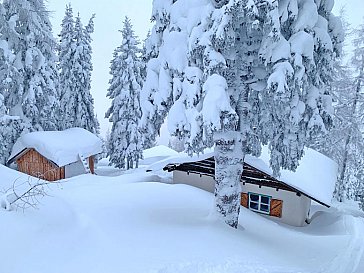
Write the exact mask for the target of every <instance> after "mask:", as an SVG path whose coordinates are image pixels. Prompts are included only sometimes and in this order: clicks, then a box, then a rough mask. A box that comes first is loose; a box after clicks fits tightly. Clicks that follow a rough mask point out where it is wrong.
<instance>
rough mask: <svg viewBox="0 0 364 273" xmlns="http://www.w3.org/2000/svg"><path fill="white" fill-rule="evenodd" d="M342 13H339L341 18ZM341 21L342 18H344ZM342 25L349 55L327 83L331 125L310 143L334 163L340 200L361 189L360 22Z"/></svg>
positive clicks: (363, 149) (363, 174) (362, 40)
mask: <svg viewBox="0 0 364 273" xmlns="http://www.w3.org/2000/svg"><path fill="white" fill-rule="evenodd" d="M343 16H344V15H343V14H341V17H342V18H343ZM342 21H343V22H345V20H344V19H343V20H342ZM344 25H346V26H345V33H346V36H347V37H351V34H354V35H355V38H354V39H353V42H354V52H353V57H352V59H351V61H350V62H349V64H348V65H345V64H344V58H342V59H340V60H338V61H337V62H336V63H335V69H334V77H333V81H332V83H331V85H330V86H329V88H331V93H332V94H333V98H334V101H335V104H334V109H335V115H334V126H333V129H332V130H331V131H330V132H329V133H328V134H327V135H326V136H325V137H324V138H318V139H317V140H316V141H315V142H314V143H313V145H312V146H313V147H314V148H315V149H317V150H319V151H320V152H322V153H324V154H326V155H328V156H329V157H331V158H333V159H334V160H335V161H336V162H337V163H338V166H339V175H338V179H337V184H336V189H335V198H336V199H337V200H338V201H340V202H343V201H346V200H355V199H356V198H357V197H358V196H359V195H362V194H363V192H364V188H363V183H362V181H363V179H364V171H363V164H364V138H363V135H362V129H363V126H362V124H363V120H364V109H363V107H364V105H363V98H362V97H363V82H362V79H363V75H361V73H363V69H364V63H363V54H364V35H363V33H364V26H360V27H359V28H358V29H356V30H354V31H350V29H349V28H350V26H349V25H348V24H344ZM350 32H351V33H350Z"/></svg>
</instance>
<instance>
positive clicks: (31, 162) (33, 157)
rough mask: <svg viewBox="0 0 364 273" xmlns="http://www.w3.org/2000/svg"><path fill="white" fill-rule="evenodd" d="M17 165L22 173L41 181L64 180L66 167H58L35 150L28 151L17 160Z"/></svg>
mask: <svg viewBox="0 0 364 273" xmlns="http://www.w3.org/2000/svg"><path fill="white" fill-rule="evenodd" d="M16 163H17V165H18V170H19V171H20V172H23V173H26V174H29V175H31V176H34V177H37V178H40V179H44V180H47V181H56V180H60V179H63V178H64V174H65V171H64V167H61V168H60V167H58V166H57V165H56V164H54V163H53V162H51V161H49V160H48V159H47V158H45V157H44V156H42V155H41V154H40V153H38V152H37V151H36V150H35V149H27V150H26V151H25V152H24V153H22V154H21V155H20V156H19V157H18V158H17V159H16Z"/></svg>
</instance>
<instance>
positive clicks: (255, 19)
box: [141, 0, 342, 227]
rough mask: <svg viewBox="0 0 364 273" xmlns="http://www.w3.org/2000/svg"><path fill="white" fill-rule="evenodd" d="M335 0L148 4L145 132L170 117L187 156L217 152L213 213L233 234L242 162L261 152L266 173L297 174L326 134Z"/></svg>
mask: <svg viewBox="0 0 364 273" xmlns="http://www.w3.org/2000/svg"><path fill="white" fill-rule="evenodd" d="M332 7H333V1H329V0H327V1H319V0H305V1H303V0H292V1H271V0H256V1H249V0H220V1H217V0H214V1H211V0H201V1H196V2H193V3H192V2H191V1H187V0H174V1H172V0H171V1H165V0H155V1H154V2H153V16H152V18H153V19H154V22H155V25H154V27H153V30H152V33H151V37H150V39H149V41H148V43H147V50H149V55H150V56H152V58H151V60H150V61H149V62H148V66H147V77H146V82H145V84H144V87H143V92H142V94H143V98H142V100H141V101H142V102H143V118H142V125H143V131H144V132H149V133H150V137H151V138H152V139H153V138H154V137H155V136H156V135H157V134H158V132H159V129H160V127H161V124H162V123H163V121H164V119H165V117H166V116H167V114H168V113H169V116H168V128H169V131H170V133H172V134H174V135H177V136H179V137H181V138H183V139H185V140H186V150H187V152H189V153H190V154H192V153H194V152H196V153H200V152H202V151H203V150H204V148H206V147H211V146H213V145H214V144H215V160H216V168H215V180H216V185H215V200H216V210H217V212H218V215H220V216H221V217H222V218H223V220H224V221H225V222H226V223H227V224H229V225H230V226H233V227H237V224H238V222H237V220H238V214H239V208H240V176H241V173H242V161H243V158H244V156H245V154H247V153H250V154H253V155H258V154H259V153H260V149H261V148H260V147H261V144H262V143H263V144H268V145H269V148H270V151H271V167H272V169H273V170H274V172H275V174H278V173H279V170H280V168H285V169H291V170H294V169H295V168H296V167H297V166H298V164H299V160H300V158H301V157H302V154H303V148H304V146H305V145H306V144H307V143H308V141H309V140H310V139H311V138H312V137H313V136H314V135H316V134H319V133H322V132H325V131H326V130H327V128H328V127H329V126H330V125H331V123H332V120H331V114H332V107H331V97H330V95H329V94H328V92H327V90H326V89H325V88H324V86H325V84H326V83H327V82H328V81H330V80H331V78H330V75H331V70H332V64H333V60H334V57H335V54H337V53H338V52H339V50H340V48H339V46H338V45H339V44H340V42H341V38H342V37H341V30H340V29H341V28H340V26H341V25H340V20H339V19H337V18H336V17H334V16H333V15H332V14H331V9H332Z"/></svg>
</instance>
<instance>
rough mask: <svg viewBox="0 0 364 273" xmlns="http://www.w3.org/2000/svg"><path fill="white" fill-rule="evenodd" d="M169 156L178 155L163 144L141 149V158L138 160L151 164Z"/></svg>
mask: <svg viewBox="0 0 364 273" xmlns="http://www.w3.org/2000/svg"><path fill="white" fill-rule="evenodd" d="M171 156H172V157H173V156H178V152H176V151H175V150H173V149H171V148H168V147H166V146H164V145H158V146H155V147H153V148H150V149H146V150H144V151H143V159H142V160H141V161H140V164H141V165H151V164H153V163H155V162H158V161H161V160H164V159H166V158H169V157H171Z"/></svg>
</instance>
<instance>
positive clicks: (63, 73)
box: [58, 4, 76, 129]
mask: <svg viewBox="0 0 364 273" xmlns="http://www.w3.org/2000/svg"><path fill="white" fill-rule="evenodd" d="M74 24H75V22H74V19H73V11H72V7H71V4H69V5H67V6H66V12H65V16H64V18H63V20H62V24H61V27H62V30H61V33H60V34H59V37H60V42H59V46H58V57H59V64H58V69H59V92H60V97H61V99H60V105H61V107H60V110H61V114H60V120H59V123H60V127H61V129H66V128H70V127H72V125H73V124H72V122H71V119H70V118H68V115H67V110H68V107H69V97H70V94H71V93H72V92H73V91H74V88H73V87H74V83H75V81H76V79H75V76H74V73H73V67H74V65H73V61H74V52H75V48H76V43H75V39H74V27H75V26H74Z"/></svg>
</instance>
